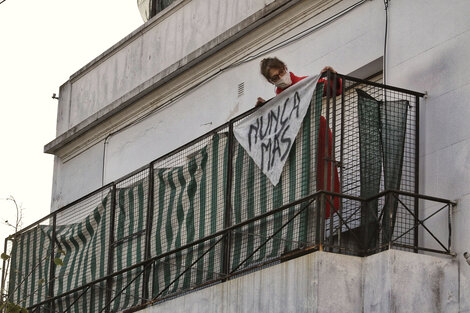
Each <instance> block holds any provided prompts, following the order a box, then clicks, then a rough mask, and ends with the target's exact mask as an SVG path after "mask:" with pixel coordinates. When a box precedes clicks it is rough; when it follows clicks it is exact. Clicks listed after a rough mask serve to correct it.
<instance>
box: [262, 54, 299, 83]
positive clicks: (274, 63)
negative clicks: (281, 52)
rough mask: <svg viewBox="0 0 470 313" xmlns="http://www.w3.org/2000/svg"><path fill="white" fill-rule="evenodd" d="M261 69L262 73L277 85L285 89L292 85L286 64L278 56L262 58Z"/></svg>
mask: <svg viewBox="0 0 470 313" xmlns="http://www.w3.org/2000/svg"><path fill="white" fill-rule="evenodd" d="M260 70H261V75H263V76H264V77H265V78H266V79H267V81H268V82H270V83H271V84H273V85H276V87H280V88H283V89H284V88H287V87H289V86H290V85H292V81H291V78H290V74H289V71H288V70H287V66H286V64H285V63H284V62H282V61H281V60H279V59H278V58H276V57H274V58H266V59H263V60H261V63H260Z"/></svg>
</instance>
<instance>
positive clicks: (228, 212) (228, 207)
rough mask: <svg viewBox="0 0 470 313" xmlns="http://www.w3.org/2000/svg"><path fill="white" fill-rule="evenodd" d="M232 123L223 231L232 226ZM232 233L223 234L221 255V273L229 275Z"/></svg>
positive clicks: (229, 135) (230, 126) (229, 131)
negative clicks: (222, 253)
mask: <svg viewBox="0 0 470 313" xmlns="http://www.w3.org/2000/svg"><path fill="white" fill-rule="evenodd" d="M233 148H234V147H233V121H230V123H229V130H228V164H227V184H226V188H227V189H226V190H225V195H226V196H225V219H224V229H227V228H228V227H230V225H231V224H232V176H233ZM231 234H232V233H231V232H230V231H229V232H226V233H225V240H224V255H223V273H224V274H225V275H228V274H229V273H230V248H231V242H232V235H231Z"/></svg>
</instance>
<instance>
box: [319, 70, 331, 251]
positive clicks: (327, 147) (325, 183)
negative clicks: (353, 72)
mask: <svg viewBox="0 0 470 313" xmlns="http://www.w3.org/2000/svg"><path fill="white" fill-rule="evenodd" d="M330 83H331V72H330V71H329V70H328V72H327V73H326V112H325V146H324V147H318V148H319V149H323V151H324V155H323V158H324V159H323V161H322V162H323V164H324V165H323V166H324V169H323V173H322V174H321V175H323V190H325V191H329V190H328V176H329V175H328V174H329V173H328V163H329V162H330V160H329V156H328V154H329V152H330V144H331V143H330V136H329V135H330V123H329V122H330V97H331V90H330V86H329V84H330ZM332 141H333V140H332ZM322 200H323V205H322V212H323V214H322V217H321V218H322V220H321V224H322V225H323V231H322V236H324V235H325V218H326V206H327V205H328V202H327V201H326V199H325V194H322ZM330 216H331V205H330ZM331 235H332V233H331V229H330V238H331ZM322 243H324V240H322Z"/></svg>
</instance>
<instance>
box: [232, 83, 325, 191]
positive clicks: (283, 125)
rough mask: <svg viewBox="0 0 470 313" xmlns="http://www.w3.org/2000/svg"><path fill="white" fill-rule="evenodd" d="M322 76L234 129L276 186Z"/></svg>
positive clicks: (297, 86)
mask: <svg viewBox="0 0 470 313" xmlns="http://www.w3.org/2000/svg"><path fill="white" fill-rule="evenodd" d="M319 78H320V75H315V76H311V77H307V78H306V79H303V80H301V81H300V82H298V83H297V84H295V85H293V86H291V87H289V88H288V89H286V90H285V91H284V92H283V93H280V94H279V95H277V96H276V97H275V98H273V99H271V100H270V101H269V102H268V103H266V104H265V105H263V106H262V107H261V108H260V109H258V110H257V111H256V112H254V113H253V114H251V115H250V116H249V117H247V118H245V119H243V121H241V122H240V123H238V124H237V125H236V126H235V128H234V134H235V137H236V138H237V140H238V142H239V143H240V144H241V145H242V147H243V148H244V149H245V150H246V152H247V153H248V155H249V156H250V157H251V158H252V159H253V161H254V162H255V164H256V165H257V166H258V167H259V168H260V169H261V171H262V172H263V173H264V174H265V175H266V176H267V177H268V178H269V180H270V181H271V183H272V184H273V185H274V186H276V185H277V184H278V182H279V178H280V177H281V173H282V169H283V168H284V164H285V163H286V161H287V156H288V155H289V152H290V150H291V148H292V146H293V144H294V141H295V138H296V137H297V134H298V132H299V129H300V126H301V124H302V121H303V120H304V117H305V114H306V113H307V110H308V109H309V107H310V102H311V100H312V96H313V91H314V90H315V87H316V85H317V82H318V79H319Z"/></svg>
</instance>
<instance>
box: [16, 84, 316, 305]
mask: <svg viewBox="0 0 470 313" xmlns="http://www.w3.org/2000/svg"><path fill="white" fill-rule="evenodd" d="M322 91H323V88H322V86H318V87H317V89H316V93H315V97H314V101H312V103H313V104H314V105H311V107H310V109H309V112H308V113H307V115H306V117H305V119H304V122H303V126H302V128H301V131H300V132H299V134H298V136H297V138H296V140H295V143H294V147H293V148H292V150H291V153H290V156H289V158H288V160H287V162H286V165H285V167H284V170H283V173H282V176H281V181H280V182H279V184H278V185H277V186H273V185H272V184H271V183H270V182H269V180H267V178H266V177H265V176H264V174H262V172H261V171H260V170H259V169H258V168H257V166H256V165H255V164H254V162H253V161H252V160H251V158H250V157H249V156H248V155H247V153H246V152H245V151H244V150H243V148H242V147H241V146H240V145H239V144H238V143H237V142H236V141H235V142H234V146H233V148H234V150H233V151H234V155H233V159H232V168H233V180H232V190H231V194H232V201H231V207H232V212H231V220H230V223H231V224H232V225H233V224H237V223H240V222H242V221H244V220H246V219H249V218H252V217H255V216H257V215H260V214H263V213H265V212H268V211H270V210H272V209H275V208H277V207H280V206H282V205H285V204H288V203H290V202H293V201H295V200H297V199H299V198H301V197H304V196H307V195H309V194H311V193H312V192H314V191H315V188H316V186H315V168H316V167H315V164H316V149H315V147H316V141H317V134H318V123H316V122H315V121H318V120H319V117H320V114H321V112H320V108H321V96H322ZM206 142H207V144H205V145H204V146H202V145H201V146H202V147H201V148H200V149H199V150H198V151H197V152H195V153H192V154H191V155H190V156H189V157H187V159H186V162H185V164H184V165H181V166H178V167H172V168H156V169H155V171H154V180H153V212H152V229H151V242H150V253H151V257H155V256H159V255H162V254H165V253H168V252H170V251H172V250H175V249H178V248H180V247H183V246H185V245H187V244H191V243H193V242H194V241H196V240H199V239H202V238H204V237H206V236H209V235H212V234H214V233H216V232H218V231H221V230H223V228H224V225H225V222H226V221H225V211H226V194H227V192H226V189H227V173H228V164H229V158H228V148H229V147H228V136H227V133H219V134H215V135H213V136H212V137H210V138H207V139H206ZM121 184H123V186H122V187H120V186H118V188H117V189H116V196H115V197H116V198H115V203H116V208H115V220H114V221H115V232H114V239H115V244H114V247H113V256H114V259H113V271H119V270H122V269H125V268H127V267H130V266H132V265H134V264H136V263H139V262H141V261H143V260H144V250H145V247H144V246H145V236H144V234H145V227H146V226H145V223H146V219H147V217H146V212H147V205H148V199H149V195H148V186H149V185H148V177H146V178H144V179H141V180H138V181H136V182H133V183H132V185H129V184H127V185H125V183H121ZM111 203H112V201H111V193H108V194H107V195H105V196H104V198H103V199H102V200H101V202H100V203H99V205H97V206H96V207H95V208H94V210H91V213H90V215H88V216H87V217H86V218H85V219H84V220H83V221H80V222H78V223H75V224H70V225H61V226H58V227H57V242H56V246H57V247H58V248H57V253H56V257H60V258H61V259H62V260H63V263H64V265H62V266H56V272H55V277H56V278H55V283H54V295H60V294H62V293H64V292H67V291H69V290H72V289H74V288H77V287H79V286H83V285H84V284H87V283H89V282H91V281H94V280H96V279H99V278H101V277H104V276H105V275H106V274H107V264H108V257H109V255H108V250H109V229H110V219H111V217H110V212H111V210H110V206H111ZM301 207H302V205H298V206H296V207H292V208H289V209H288V210H285V211H283V212H281V213H278V214H276V215H274V216H272V217H268V218H264V219H262V220H261V221H258V222H256V223H253V224H250V225H247V226H246V227H243V228H242V229H237V230H236V231H235V232H234V233H233V236H232V239H231V250H230V267H231V269H232V270H234V269H236V268H243V267H246V266H248V265H249V264H253V263H256V262H262V261H264V260H267V259H269V258H273V257H278V256H279V255H281V254H283V253H286V252H288V251H291V250H293V249H296V248H299V247H300V246H301V245H302V244H303V243H305V242H307V241H311V240H313V239H314V238H313V234H309V233H308V232H307V229H308V227H309V226H311V223H313V222H314V219H313V217H312V216H311V215H308V214H307V210H306V211H305V212H304V213H302V214H301V215H300V216H298V217H297V218H296V219H295V220H294V221H293V222H292V223H289V224H288V225H287V226H286V227H284V228H283V229H282V231H281V232H279V233H278V234H277V235H276V236H275V238H274V240H270V241H269V242H268V244H266V245H264V247H263V248H261V249H259V250H258V251H257V252H256V253H255V254H254V255H253V256H252V257H251V258H250V259H249V260H248V261H247V262H244V263H243V264H242V265H241V267H239V264H240V262H241V261H243V260H244V259H245V258H247V257H248V256H249V255H250V254H251V253H252V252H253V251H255V249H257V248H258V246H259V245H260V244H261V243H263V242H264V241H265V240H266V238H267V237H268V236H270V235H272V234H274V232H275V231H276V230H277V229H279V228H280V227H281V226H282V225H283V224H284V223H286V222H287V221H288V220H289V219H290V218H291V217H292V216H293V215H294V214H295V213H296V212H298V210H300V209H301ZM82 209H83V210H85V209H86V208H82ZM310 233H312V232H310ZM51 235H52V229H51V227H50V226H39V227H36V228H35V229H33V230H31V231H28V232H25V233H23V234H21V235H20V236H19V237H18V238H17V240H16V242H15V245H14V247H13V251H12V269H14V270H13V271H12V273H11V276H10V285H9V291H10V294H12V295H13V299H14V300H15V301H16V302H18V303H24V304H25V306H32V305H34V304H35V303H38V302H41V301H43V300H45V299H46V295H47V293H48V290H47V286H48V281H47V277H48V273H49V264H50V259H49V255H50V246H51V245H50V244H51V243H50V238H51ZM222 239H223V238H222V236H219V237H216V238H212V239H210V240H207V241H205V242H203V243H200V244H197V245H194V246H191V247H190V248H186V249H184V250H181V251H178V252H176V253H172V254H170V255H168V256H166V257H163V258H161V259H158V260H157V261H156V262H154V264H153V265H152V268H151V272H150V279H149V284H148V286H146V288H148V289H149V294H150V296H151V297H152V298H153V297H156V296H159V297H163V296H167V295H171V294H173V293H175V292H180V291H184V290H188V289H189V288H192V287H195V286H199V285H201V284H203V283H205V282H209V281H212V280H215V279H219V278H221V277H223V276H222V274H221V273H222V271H223V263H224V260H223V255H224V253H223V252H224V249H223V248H224V243H225V241H224V240H222ZM61 250H63V252H64V253H65V254H63V253H62V252H61ZM41 260H42V263H40V262H41ZM32 269H33V270H32ZM142 270H143V268H136V269H134V270H132V271H129V272H126V273H124V274H122V275H119V276H117V277H115V279H114V281H113V285H112V289H113V291H112V297H116V298H115V300H114V301H113V303H112V305H111V309H112V310H113V311H119V310H123V309H125V308H128V307H132V306H135V305H138V304H139V303H141V302H142V299H141V297H142V295H143V294H144V292H143V290H142V284H143V279H144V275H143V274H142ZM30 272H31V274H28V273H30ZM134 278H136V279H135V281H133V282H132V283H131V281H132V280H133V279H134ZM39 286H40V288H38V287H39ZM120 291H123V292H122V293H120ZM77 299H78V300H77ZM75 300H77V301H75ZM105 301H106V282H102V283H100V284H98V285H95V286H93V287H91V288H90V289H89V290H88V291H87V292H86V293H85V294H84V295H81V292H78V293H76V294H73V295H69V296H67V297H64V298H62V299H61V300H59V301H57V302H56V304H55V305H56V311H59V312H63V311H65V310H66V309H67V308H69V307H70V309H69V310H68V312H73V313H75V312H77V313H78V312H90V313H93V312H99V311H100V310H101V309H102V308H103V307H104V305H105Z"/></svg>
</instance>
